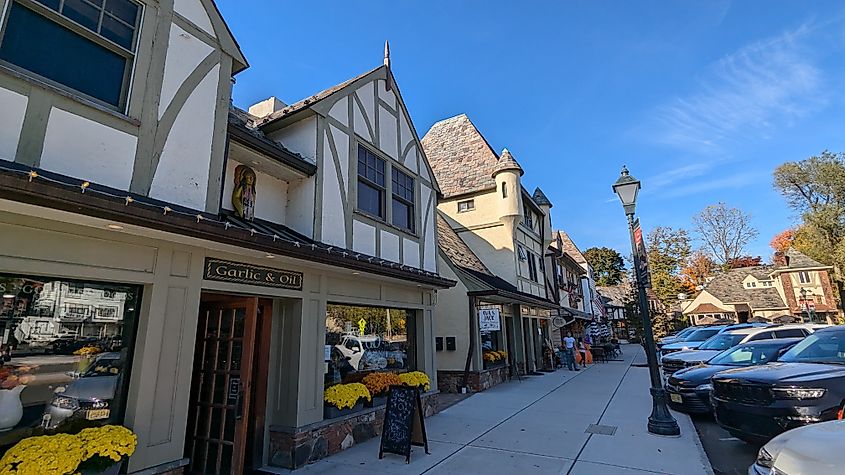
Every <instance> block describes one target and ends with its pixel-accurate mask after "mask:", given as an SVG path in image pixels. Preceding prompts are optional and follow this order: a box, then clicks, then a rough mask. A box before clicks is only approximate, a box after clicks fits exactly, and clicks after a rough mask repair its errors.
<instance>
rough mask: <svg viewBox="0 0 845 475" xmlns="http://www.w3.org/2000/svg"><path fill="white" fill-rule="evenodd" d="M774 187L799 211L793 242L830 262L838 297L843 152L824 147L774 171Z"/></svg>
mask: <svg viewBox="0 0 845 475" xmlns="http://www.w3.org/2000/svg"><path fill="white" fill-rule="evenodd" d="M774 185H775V188H776V189H777V190H778V191H780V192H781V194H782V195H783V196H784V198H786V201H787V203H789V205H790V206H791V207H792V208H793V209H794V210H795V211H797V212H799V213H801V218H802V221H803V222H802V224H801V225H800V226H799V227H798V229H797V230H796V231H795V233H794V237H793V240H792V246H793V247H795V249H797V250H799V251H801V252H803V253H804V254H806V255H808V256H809V257H811V258H813V259H815V260H817V261H819V262H822V263H824V264H827V265H831V266H833V275H832V277H833V280H834V282H835V283H836V286H837V288H838V289H839V294H840V301H842V296H843V292H844V291H845V285H843V284H844V283H845V275H843V269H845V154H843V153H832V152H830V151H827V150H825V151H823V152H822V153H821V154H820V155H818V156H812V157H809V158H806V159H804V160H801V161H797V162H787V163H784V164H783V165H780V166H779V167H778V168H776V169H775V172H774Z"/></svg>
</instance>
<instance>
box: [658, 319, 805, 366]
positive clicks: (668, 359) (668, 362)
mask: <svg viewBox="0 0 845 475" xmlns="http://www.w3.org/2000/svg"><path fill="white" fill-rule="evenodd" d="M820 327H821V325H816V324H801V323H799V324H790V325H770V326H765V327H748V328H738V329H736V330H728V331H725V332H722V333H719V334H718V335H714V336H712V337H710V338H709V339H708V340H707V341H705V342H704V343H702V344H701V345H700V346H699V347H698V348H697V349H695V350H687V351H679V352H676V353H670V354H668V355H666V356H664V357H663V358H662V359H661V363H662V365H663V373H664V374H666V375H667V376H668V375H671V374H673V373H675V372H676V371H680V370H682V369H684V368H688V367H690V366H697V365H699V364H701V363H703V362H705V361H707V360H709V359H710V358H712V357H713V356H716V355H717V354H719V353H721V352H722V351H725V350H727V349H729V348H733V347H735V346H736V345H739V344H742V343H746V342H749V341H757V340H772V339H776V338H804V337H805V336H807V335H809V334H810V333H813V332H814V331H816V330H817V329H819V328H820Z"/></svg>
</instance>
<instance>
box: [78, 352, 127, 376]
mask: <svg viewBox="0 0 845 475" xmlns="http://www.w3.org/2000/svg"><path fill="white" fill-rule="evenodd" d="M122 369H123V360H122V359H121V358H120V356H119V355H117V354H116V353H112V354H107V355H103V356H100V357H98V358H96V359H95V360H94V361H92V362H91V364H90V365H89V366H88V368H86V370H85V371H84V372H83V373H82V377H83V378H91V377H95V376H117V375H119V374H120V372H121V370H122Z"/></svg>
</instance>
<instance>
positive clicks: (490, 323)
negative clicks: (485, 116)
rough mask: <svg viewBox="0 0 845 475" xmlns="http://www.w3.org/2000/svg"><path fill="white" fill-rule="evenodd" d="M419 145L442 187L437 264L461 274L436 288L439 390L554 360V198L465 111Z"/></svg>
mask: <svg viewBox="0 0 845 475" xmlns="http://www.w3.org/2000/svg"><path fill="white" fill-rule="evenodd" d="M422 144H423V147H424V149H425V152H426V155H427V156H428V157H429V160H430V163H431V166H432V168H433V170H434V175H435V176H436V177H437V182H438V184H440V187H441V191H442V195H443V196H442V198H441V199H440V201H439V203H438V210H439V211H440V213H439V220H438V223H439V226H440V229H441V233H440V243H439V247H440V254H439V258H440V261H441V266H440V269H439V270H440V271H441V272H442V273H443V275H444V276H445V277H447V278H450V279H453V280H457V281H458V285H457V286H456V287H455V288H453V289H450V290H448V291H445V292H441V293H440V294H439V296H438V304H437V310H436V323H437V326H436V328H437V338H438V339H439V340H438V341H441V339H442V342H443V344H442V345H441V344H439V343H438V346H437V348H438V354H437V365H438V377H439V378H440V381H441V383H442V388H441V389H443V390H451V391H456V390H459V389H460V388H463V387H467V388H468V389H469V390H476V391H477V390H483V389H487V388H488V387H490V386H491V385H493V384H496V383H498V382H501V381H502V380H503V379H505V378H506V377H507V376H508V374H509V373H511V372H513V371H519V372H528V373H531V372H535V371H537V370H539V369H544V368H548V367H550V366H551V359H550V358H549V356H550V352H549V349H550V348H552V347H553V343H552V341H551V324H550V310H553V309H557V307H558V306H557V304H556V302H554V301H552V300H551V299H550V295H551V291H552V289H551V278H550V274H547V270H546V265H545V262H544V256H545V249H546V248H547V247H548V245H549V243H550V240H551V216H550V212H551V207H552V204H551V202H549V200H548V199H547V198H546V197H545V195H544V194H543V192H542V191H540V190H539V189H537V190H536V191H535V192H534V193H533V194H529V193H528V192H527V190H525V188H524V187H523V186H522V181H521V177H522V175H523V173H524V172H523V169H522V167H521V166H520V165H519V163H517V161H516V159H515V158H514V157H513V155H512V154H511V153H510V152H509V151H508V150H507V149H505V150H503V151H502V152H501V153H500V154H497V153H495V152H494V151H493V149H492V148H491V147H490V145H489V144H488V143H487V141H486V140H485V139H484V137H483V136H482V135H481V133H480V132H479V131H478V129H477V128H476V127H475V125H474V124H473V123H472V122H471V121H470V119H469V118H468V117H467V116H466V115H465V114H461V115H458V116H456V117H452V118H450V119H446V120H443V121H440V122H437V123H436V124H434V125H433V126H432V127H431V129H430V130H429V131H428V132H427V133H426V135H425V137H424V138H423V140H422ZM496 352H504V353H498V355H499V357H497V356H496ZM505 354H506V355H507V356H506V357H502V356H503V355H505Z"/></svg>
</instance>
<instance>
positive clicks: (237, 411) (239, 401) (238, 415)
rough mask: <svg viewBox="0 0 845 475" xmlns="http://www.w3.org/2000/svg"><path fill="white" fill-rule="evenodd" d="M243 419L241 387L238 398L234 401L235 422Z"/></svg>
mask: <svg viewBox="0 0 845 475" xmlns="http://www.w3.org/2000/svg"><path fill="white" fill-rule="evenodd" d="M243 417H244V391H243V386H241V389H239V390H238V398H237V400H236V401H235V420H237V421H239V420H241V419H243Z"/></svg>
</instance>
